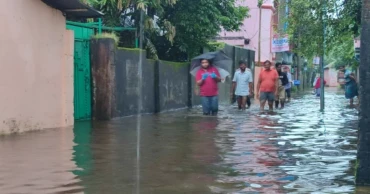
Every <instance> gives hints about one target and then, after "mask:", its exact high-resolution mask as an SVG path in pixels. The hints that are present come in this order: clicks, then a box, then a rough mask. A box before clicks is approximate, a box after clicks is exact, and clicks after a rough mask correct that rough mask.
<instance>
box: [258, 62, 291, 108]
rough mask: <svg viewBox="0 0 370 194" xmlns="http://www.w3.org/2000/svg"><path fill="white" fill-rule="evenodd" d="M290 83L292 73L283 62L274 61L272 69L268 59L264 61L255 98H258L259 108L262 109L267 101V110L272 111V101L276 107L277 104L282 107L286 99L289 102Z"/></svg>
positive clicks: (277, 106)
mask: <svg viewBox="0 0 370 194" xmlns="http://www.w3.org/2000/svg"><path fill="white" fill-rule="evenodd" d="M283 68H284V69H283ZM292 83H293V80H292V75H291V74H290V72H289V68H288V66H286V64H285V63H284V62H283V63H276V64H275V69H274V68H272V63H271V62H270V61H265V62H264V69H262V70H261V73H260V74H259V77H258V82H257V92H258V93H257V99H259V100H260V110H261V111H263V110H264V107H265V105H266V102H267V104H268V106H269V110H270V111H273V107H274V101H275V108H276V109H277V108H279V104H280V108H281V109H283V108H284V105H285V102H286V100H288V102H290V99H291V88H292Z"/></svg>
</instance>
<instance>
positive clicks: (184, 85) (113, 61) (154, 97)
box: [91, 39, 192, 120]
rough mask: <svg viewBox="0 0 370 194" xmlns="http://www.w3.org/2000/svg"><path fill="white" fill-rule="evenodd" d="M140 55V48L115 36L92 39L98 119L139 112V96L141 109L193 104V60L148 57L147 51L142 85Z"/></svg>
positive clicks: (146, 111)
mask: <svg viewBox="0 0 370 194" xmlns="http://www.w3.org/2000/svg"><path fill="white" fill-rule="evenodd" d="M139 58H140V51H139V50H138V49H128V48H117V47H116V46H115V44H114V41H113V40H112V39H92V40H91V68H92V79H93V117H94V118H95V119H97V120H109V119H112V118H117V117H124V116H130V115H136V114H137V113H138V112H139V110H138V101H139V100H142V109H141V110H140V112H141V113H158V112H162V111H167V110H172V109H179V108H186V107H189V106H191V105H192V92H191V90H192V87H191V85H190V84H191V76H190V74H189V68H190V65H189V64H186V63H176V62H166V61H156V60H151V59H146V53H145V52H144V55H143V59H144V60H143V61H142V62H143V64H142V67H143V68H142V85H141V86H140V85H139V77H138V67H139V65H138V64H139ZM140 89H141V95H140V96H139V90H140Z"/></svg>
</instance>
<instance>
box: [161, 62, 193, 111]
mask: <svg viewBox="0 0 370 194" xmlns="http://www.w3.org/2000/svg"><path fill="white" fill-rule="evenodd" d="M188 79H189V66H188V65H186V66H184V65H183V64H181V63H180V64H176V63H173V62H165V61H160V62H159V63H158V83H159V105H160V106H159V110H160V111H163V110H170V109H176V108H184V107H187V106H188V92H189V86H188Z"/></svg>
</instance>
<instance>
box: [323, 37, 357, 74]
mask: <svg viewBox="0 0 370 194" xmlns="http://www.w3.org/2000/svg"><path fill="white" fill-rule="evenodd" d="M354 55H355V49H354V45H353V39H352V37H351V36H346V37H342V39H341V41H338V43H337V45H335V46H334V47H333V49H331V51H330V52H329V54H328V56H327V57H326V58H327V61H326V64H334V67H335V68H336V69H339V67H341V66H351V67H352V68H357V67H358V65H359V63H358V61H356V60H355V58H354Z"/></svg>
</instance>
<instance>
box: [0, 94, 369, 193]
mask: <svg viewBox="0 0 370 194" xmlns="http://www.w3.org/2000/svg"><path fill="white" fill-rule="evenodd" d="M326 98H327V99H326V108H327V109H326V112H325V113H320V112H319V100H318V98H315V97H314V96H312V95H304V96H302V97H297V98H296V99H294V100H293V101H292V102H291V103H288V104H287V106H286V108H285V109H284V110H278V111H276V112H274V113H268V112H266V113H259V108H258V106H257V105H255V104H254V105H253V106H252V108H251V109H250V110H248V111H246V112H241V111H237V110H236V107H235V106H231V107H229V106H221V110H222V111H221V112H220V114H219V116H218V117H204V116H201V115H200V114H199V112H200V109H199V108H196V109H193V110H190V111H179V112H170V113H163V114H158V115H145V116H143V117H142V123H141V127H142V129H141V144H140V150H141V153H140V155H141V160H140V171H139V173H140V177H141V183H140V187H141V188H140V190H141V192H142V193H153V194H176V193H194V194H207V193H220V194H225V193H233V194H234V193H235V194H239V193H240V194H245V193H268V194H270V193H271V194H273V193H298V194H301V193H353V192H355V186H354V172H353V170H354V166H355V158H356V139H357V131H356V128H357V111H356V110H355V109H350V108H346V106H345V104H346V103H347V101H346V100H345V99H344V97H343V95H342V94H340V93H339V94H337V93H336V92H335V91H330V90H329V91H328V92H327V95H326ZM136 134H137V133H136V118H135V117H128V118H122V119H116V120H113V121H109V122H94V123H90V122H82V123H81V122H77V123H76V126H75V128H74V130H71V129H69V130H68V129H57V130H49V131H45V132H37V133H27V134H23V135H17V136H8V137H1V138H0V156H1V157H0V191H1V192H0V193H5V194H7V193H37V194H41V193H89V194H100V193H135V188H136V185H135V184H136V182H135V181H136V179H135V177H136V171H135V169H136V148H137V145H136V139H137V138H136ZM20 175H21V176H20ZM367 191H369V190H367V188H358V189H357V192H359V193H369V192H367Z"/></svg>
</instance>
